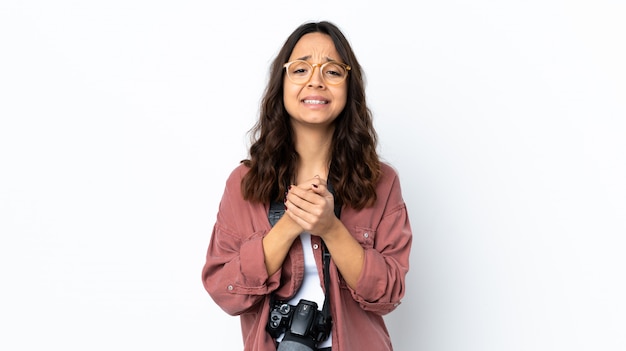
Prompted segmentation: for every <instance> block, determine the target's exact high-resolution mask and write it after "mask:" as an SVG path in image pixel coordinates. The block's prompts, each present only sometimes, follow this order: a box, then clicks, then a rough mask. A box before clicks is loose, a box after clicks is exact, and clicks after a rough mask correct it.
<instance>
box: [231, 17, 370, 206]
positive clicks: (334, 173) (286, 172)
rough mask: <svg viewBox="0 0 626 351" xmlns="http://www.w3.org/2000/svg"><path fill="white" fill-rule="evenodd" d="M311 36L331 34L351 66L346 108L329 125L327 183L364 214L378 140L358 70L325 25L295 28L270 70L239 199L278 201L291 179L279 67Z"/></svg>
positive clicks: (293, 159) (291, 148) (292, 157)
mask: <svg viewBox="0 0 626 351" xmlns="http://www.w3.org/2000/svg"><path fill="white" fill-rule="evenodd" d="M309 33H323V34H327V35H329V36H330V37H331V38H332V41H333V43H334V44H335V48H336V49H337V52H338V53H339V56H340V58H341V59H342V60H343V62H344V63H346V64H348V65H350V67H351V70H350V73H349V74H348V78H347V80H346V84H348V95H347V102H346V106H345V107H344V109H343V111H342V112H341V113H340V114H339V116H338V117H337V118H336V119H335V120H334V121H333V123H334V124H335V130H334V135H333V141H332V146H331V150H330V157H331V162H330V170H329V179H328V182H330V183H331V184H332V186H333V188H334V191H335V200H336V201H337V202H338V204H339V205H343V204H345V205H347V206H351V207H352V208H355V209H362V208H364V207H366V206H371V205H372V204H374V202H375V201H376V183H377V181H378V179H379V177H380V173H381V166H380V160H379V157H378V154H377V152H376V145H377V135H376V131H375V130H374V126H373V123H372V114H371V111H370V109H369V108H368V107H367V104H366V101H365V83H364V78H363V73H362V71H361V65H360V64H359V62H358V61H357V59H356V56H355V55H354V52H353V51H352V48H351V47H350V44H349V43H348V40H347V39H346V38H345V36H344V35H343V33H342V32H341V31H340V30H339V28H337V26H335V25H334V24H332V23H329V22H325V21H324V22H317V23H305V24H303V25H301V26H300V27H298V28H297V29H296V30H295V31H294V32H293V33H292V34H291V35H290V36H289V37H288V38H287V40H286V41H285V44H284V45H283V47H282V48H281V50H280V52H279V53H278V55H277V56H276V58H275V59H274V61H273V63H272V65H271V68H270V75H269V82H268V85H267V87H266V89H265V94H264V96H263V99H262V102H261V110H260V117H259V120H258V121H257V122H256V124H255V125H254V127H253V128H252V129H251V130H250V134H251V139H252V146H251V147H250V155H249V156H250V158H249V159H246V160H243V161H242V163H243V164H245V165H246V166H248V167H249V168H250V170H249V172H248V173H247V174H246V175H245V176H244V178H243V179H242V182H241V189H242V193H243V197H244V199H246V200H250V201H255V202H270V201H275V200H281V199H282V197H283V195H284V193H285V192H286V191H287V188H288V186H289V184H291V182H292V179H293V178H294V175H295V174H294V173H295V171H296V165H297V162H298V158H299V156H298V153H297V152H296V150H295V145H294V136H293V130H292V128H291V124H290V117H289V114H288V113H287V110H286V109H285V105H284V102H283V82H284V74H285V70H284V68H283V65H284V64H285V63H286V62H287V61H288V60H289V57H290V56H291V52H292V51H293V48H294V47H295V46H296V43H297V42H298V41H299V40H300V38H302V36H304V35H305V34H309Z"/></svg>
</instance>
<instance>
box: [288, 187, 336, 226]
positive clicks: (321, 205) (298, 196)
mask: <svg viewBox="0 0 626 351" xmlns="http://www.w3.org/2000/svg"><path fill="white" fill-rule="evenodd" d="M285 208H286V211H285V214H287V215H288V216H289V217H290V218H291V219H292V220H293V221H294V222H295V223H297V224H298V225H299V226H300V227H302V229H303V230H304V231H308V232H309V233H311V234H313V235H317V236H320V237H322V238H324V235H325V234H327V233H329V232H330V231H331V230H332V228H333V226H335V225H336V223H337V222H336V221H337V220H338V219H337V217H336V216H335V212H334V211H335V203H334V197H333V194H331V193H330V191H328V187H327V183H326V181H325V180H323V179H321V178H320V177H319V176H315V177H313V178H312V179H310V180H307V181H305V182H303V183H301V184H300V185H291V186H290V187H289V191H287V194H286V196H285Z"/></svg>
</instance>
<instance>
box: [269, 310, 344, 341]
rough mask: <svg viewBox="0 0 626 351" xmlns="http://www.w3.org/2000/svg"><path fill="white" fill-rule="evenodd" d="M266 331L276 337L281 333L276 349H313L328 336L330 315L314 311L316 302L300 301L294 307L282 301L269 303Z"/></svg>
mask: <svg viewBox="0 0 626 351" xmlns="http://www.w3.org/2000/svg"><path fill="white" fill-rule="evenodd" d="M270 307H271V310H270V316H269V319H268V321H267V326H266V330H267V331H268V333H269V334H270V335H271V336H272V337H273V338H277V337H278V336H280V335H281V334H282V333H285V336H284V337H283V340H282V341H281V342H280V345H279V347H278V350H305V351H308V350H315V349H316V347H317V344H318V343H319V342H321V341H324V340H326V338H328V336H329V335H330V331H331V328H332V320H331V318H330V315H328V316H325V315H324V313H322V312H320V311H318V310H317V303H315V302H313V301H309V300H304V299H302V300H300V301H299V302H298V304H297V305H296V306H293V305H290V304H288V303H286V302H282V301H274V302H273V303H272V304H271V306H270Z"/></svg>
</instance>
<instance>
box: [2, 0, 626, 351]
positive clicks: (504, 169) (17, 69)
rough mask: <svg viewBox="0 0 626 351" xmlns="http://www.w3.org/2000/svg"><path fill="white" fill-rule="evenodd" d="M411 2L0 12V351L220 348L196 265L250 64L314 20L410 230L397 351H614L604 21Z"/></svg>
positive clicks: (620, 334) (616, 278) (620, 166)
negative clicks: (334, 44)
mask: <svg viewBox="0 0 626 351" xmlns="http://www.w3.org/2000/svg"><path fill="white" fill-rule="evenodd" d="M409 4H410V2H400V1H383V2H378V1H377V2H372V3H371V4H370V3H368V2H367V1H346V2H331V1H317V2H312V3H310V2H307V3H299V2H293V1H260V2H254V1H249V2H247V3H246V2H224V3H220V4H219V5H212V4H210V3H209V2H205V1H177V2H174V1H171V2H166V1H142V0H124V1H121V0H113V1H107V2H104V1H98V2H96V1H91V2H80V1H69V0H62V1H55V2H50V1H17V0H9V1H3V2H2V4H1V5H0V53H1V54H0V118H1V119H0V167H1V171H0V232H1V239H0V240H1V241H0V277H1V279H2V289H0V294H1V298H0V321H1V322H2V325H3V328H2V329H3V332H2V337H1V338H0V349H3V350H34V349H36V348H37V349H39V348H41V347H45V348H48V349H55V350H56V349H59V350H60V349H63V350H110V349H117V350H188V351H191V350H215V349H220V350H240V348H241V341H240V334H239V326H238V320H237V318H234V317H230V316H227V315H226V314H225V313H224V312H222V311H221V310H220V309H219V308H218V307H217V306H216V305H215V304H214V303H213V302H212V301H211V300H210V298H209V296H208V294H206V293H205V292H204V290H203V288H202V284H201V281H200V270H201V267H202V264H203V261H204V253H205V250H206V246H207V244H208V240H209V235H210V232H211V227H212V224H213V221H214V218H215V214H216V209H217V205H218V202H219V198H220V196H221V192H222V189H223V183H224V180H225V178H226V176H227V175H228V173H229V172H230V171H231V169H232V168H233V167H234V166H236V164H237V163H238V161H239V160H240V159H242V158H244V157H245V156H246V147H247V141H248V138H247V135H246V131H247V130H248V129H249V128H250V127H251V126H252V123H253V122H254V120H255V118H256V114H257V111H258V103H259V100H260V97H261V94H262V90H263V88H264V84H265V79H266V77H267V69H268V66H269V63H270V61H271V60H272V58H273V56H274V55H275V54H276V52H277V51H278V49H279V47H280V45H281V44H282V42H283V41H284V40H285V38H286V37H287V35H288V34H289V33H290V32H291V31H292V30H293V29H295V28H296V27H297V26H298V25H300V24H301V23H303V22H304V21H307V20H321V19H328V20H331V21H334V22H335V23H337V24H338V25H339V26H340V27H341V28H342V29H344V31H345V32H346V34H347V36H348V38H349V39H350V41H351V42H352V44H353V46H354V49H355V50H356V53H357V55H358V58H359V59H360V61H361V63H362V64H363V66H364V69H365V72H366V75H367V78H368V98H369V102H370V104H371V107H372V110H373V112H374V114H375V123H376V126H377V128H378V131H379V133H380V152H381V155H382V156H383V157H384V159H385V160H387V161H389V162H391V163H392V164H393V165H394V166H395V167H396V168H397V169H398V171H399V172H400V177H401V180H402V182H403V189H404V195H405V198H406V202H407V204H408V206H409V210H410V215H411V219H412V223H413V229H414V233H415V242H414V249H413V255H412V260H411V263H412V266H411V271H410V274H409V280H408V284H407V289H408V290H407V296H406V298H405V301H404V303H403V304H402V305H401V306H400V308H399V309H398V310H396V311H395V312H393V313H392V314H390V315H389V316H388V318H387V320H388V322H389V328H390V332H391V334H392V337H393V339H394V342H395V346H396V349H397V350H428V351H474V350H475V351H488V350H493V351H502V350H507V351H515V350H533V351H534V350H550V351H552V350H624V349H625V348H626V334H625V333H624V330H626V317H625V316H626V306H625V305H626V304H625V302H624V298H623V296H626V287H625V285H626V282H625V278H624V267H626V262H625V261H626V260H625V259H624V254H623V251H624V248H625V245H624V244H625V243H626V242H625V240H624V235H625V234H626V219H625V214H626V212H625V211H626V181H625V180H626V141H625V140H624V139H625V138H624V135H625V134H626V133H625V132H626V122H625V117H626V102H625V97H626V95H625V93H626V69H625V65H624V64H623V62H626V50H625V45H624V34H625V33H626V24H625V23H626V22H624V20H623V18H624V17H625V16H626V11H625V10H626V8H625V5H624V4H623V3H622V2H619V1H609V0H594V1H591V0H587V1H582V0H581V1H557V0H543V1H507V2H503V1H502V2H496V1H487V0H478V1H472V2H463V1H451V0H447V1H437V2H435V1H430V2H417V3H413V4H411V5H410V7H409ZM222 339H226V340H227V341H228V342H229V343H230V345H231V346H229V347H216V346H215V343H216V341H217V340H222Z"/></svg>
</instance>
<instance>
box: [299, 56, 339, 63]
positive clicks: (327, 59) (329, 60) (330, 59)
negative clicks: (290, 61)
mask: <svg viewBox="0 0 626 351" xmlns="http://www.w3.org/2000/svg"><path fill="white" fill-rule="evenodd" d="M310 58H311V55H306V56H302V57H299V58H297V59H296V60H303V61H308V60H309V59H310ZM325 59H326V62H332V61H337V60H333V59H332V58H330V57H328V56H327V57H325Z"/></svg>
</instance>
